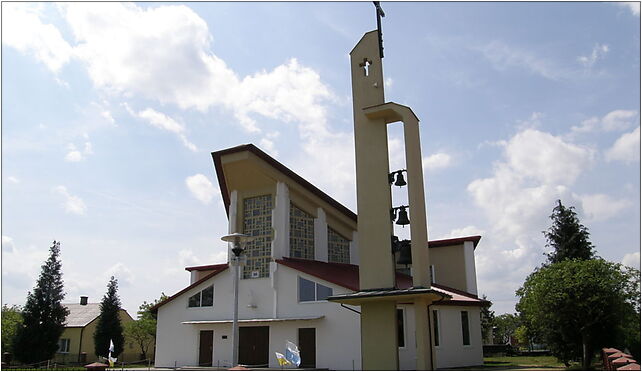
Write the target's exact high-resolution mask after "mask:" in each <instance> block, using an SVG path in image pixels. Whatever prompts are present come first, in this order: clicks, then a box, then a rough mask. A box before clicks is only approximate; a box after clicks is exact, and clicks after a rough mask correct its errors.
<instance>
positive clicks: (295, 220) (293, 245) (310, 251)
mask: <svg viewBox="0 0 642 372" xmlns="http://www.w3.org/2000/svg"><path fill="white" fill-rule="evenodd" d="M290 257H295V258H305V259H307V260H314V217H313V216H312V215H311V214H309V213H307V212H305V211H304V210H302V209H301V208H299V207H297V206H295V205H294V204H292V203H290Z"/></svg>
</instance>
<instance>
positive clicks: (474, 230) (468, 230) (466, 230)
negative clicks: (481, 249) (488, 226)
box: [439, 225, 486, 239]
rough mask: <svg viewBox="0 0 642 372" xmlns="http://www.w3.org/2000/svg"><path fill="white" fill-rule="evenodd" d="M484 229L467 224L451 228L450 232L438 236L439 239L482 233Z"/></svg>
mask: <svg viewBox="0 0 642 372" xmlns="http://www.w3.org/2000/svg"><path fill="white" fill-rule="evenodd" d="M485 233H486V231H484V230H482V229H480V228H479V227H477V226H473V225H468V226H465V227H462V228H460V229H452V230H450V233H448V234H446V235H444V236H442V237H440V238H439V239H450V238H462V237H465V236H475V235H484V234H485Z"/></svg>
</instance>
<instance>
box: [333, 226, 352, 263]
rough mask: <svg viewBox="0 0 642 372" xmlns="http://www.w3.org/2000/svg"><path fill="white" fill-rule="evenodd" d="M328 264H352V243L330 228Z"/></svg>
mask: <svg viewBox="0 0 642 372" xmlns="http://www.w3.org/2000/svg"><path fill="white" fill-rule="evenodd" d="M328 262H337V263H346V264H349V263H350V241H349V240H348V239H346V238H344V237H343V236H341V235H339V233H338V232H336V231H334V230H333V229H332V228H330V227H328Z"/></svg>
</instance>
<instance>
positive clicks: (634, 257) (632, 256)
mask: <svg viewBox="0 0 642 372" xmlns="http://www.w3.org/2000/svg"><path fill="white" fill-rule="evenodd" d="M622 265H625V266H629V267H633V268H636V269H638V270H639V269H640V252H632V253H627V254H625V255H624V257H623V258H622Z"/></svg>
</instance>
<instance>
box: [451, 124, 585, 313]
mask: <svg viewBox="0 0 642 372" xmlns="http://www.w3.org/2000/svg"><path fill="white" fill-rule="evenodd" d="M496 144H497V145H498V146H501V147H503V153H502V157H501V159H499V160H498V161H497V162H495V163H494V165H493V172H492V174H491V175H490V176H489V177H487V178H480V179H475V180H473V181H472V182H470V184H469V185H468V192H469V193H470V195H471V197H472V199H473V201H474V204H475V205H476V206H477V207H478V208H479V209H480V210H481V212H482V213H483V215H485V216H486V218H487V221H488V222H487V225H486V226H489V229H490V231H488V232H487V233H485V234H482V236H484V239H483V245H481V246H480V247H478V248H477V250H476V254H475V256H476V257H475V261H476V264H477V274H478V281H479V283H480V288H479V292H480V293H489V292H487V291H488V290H489V289H490V291H491V292H492V294H498V296H499V298H491V300H492V301H493V303H495V304H497V305H499V306H503V307H504V308H506V307H507V306H508V305H509V304H514V303H515V297H514V295H513V294H514V293H515V290H516V289H517V288H518V287H519V286H520V285H521V283H522V282H523V280H524V278H525V277H526V276H527V275H528V274H529V273H530V272H532V271H533V269H534V268H535V267H537V266H538V265H539V264H540V263H541V262H542V261H543V259H544V256H543V254H544V253H545V252H546V248H545V243H546V242H545V239H544V236H543V234H542V231H543V230H545V229H546V228H547V227H548V226H550V220H549V219H548V216H549V215H550V214H551V211H552V209H553V207H554V206H555V201H556V200H557V199H561V200H562V202H564V201H566V200H568V199H569V198H571V195H570V192H569V189H570V187H571V186H572V185H573V184H574V182H575V181H576V180H577V179H578V177H579V176H580V175H581V174H582V172H584V171H585V170H586V169H587V168H588V167H590V166H591V164H592V159H593V157H594V151H593V150H592V149H590V148H587V147H583V146H579V145H577V144H573V143H570V142H567V141H565V140H564V139H562V138H561V137H558V136H554V135H552V134H550V133H547V132H543V131H540V130H536V129H532V128H527V129H523V130H521V131H519V132H518V133H516V134H515V135H514V136H513V137H511V138H510V139H508V140H507V141H497V142H496ZM459 233H473V234H474V233H475V229H473V227H472V226H468V227H465V228H464V229H462V231H457V230H454V231H452V232H451V234H453V235H454V234H459ZM482 233H483V231H482ZM498 267H501V268H502V270H501V271H497V268H498ZM505 311H511V312H512V311H513V310H508V309H506V310H505Z"/></svg>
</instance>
